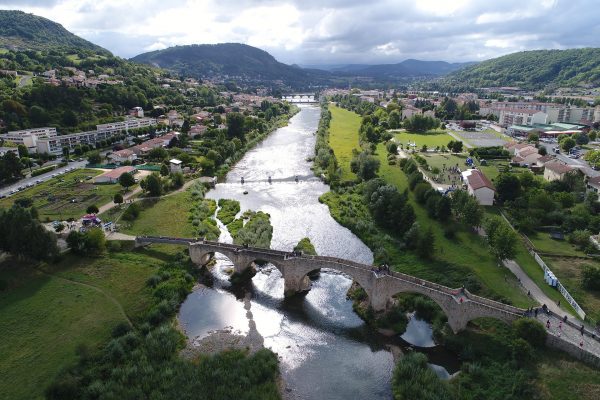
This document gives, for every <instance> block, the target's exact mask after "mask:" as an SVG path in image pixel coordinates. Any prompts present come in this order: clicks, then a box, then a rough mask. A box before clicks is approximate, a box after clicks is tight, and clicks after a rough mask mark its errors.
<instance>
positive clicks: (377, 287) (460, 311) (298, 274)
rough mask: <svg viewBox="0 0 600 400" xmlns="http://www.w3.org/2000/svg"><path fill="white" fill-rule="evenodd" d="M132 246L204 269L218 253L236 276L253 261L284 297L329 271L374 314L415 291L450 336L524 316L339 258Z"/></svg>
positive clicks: (141, 239)
mask: <svg viewBox="0 0 600 400" xmlns="http://www.w3.org/2000/svg"><path fill="white" fill-rule="evenodd" d="M135 243H136V246H144V245H148V244H151V243H163V244H174V245H185V246H188V247H189V252H190V258H191V259H192V261H193V262H194V263H195V264H197V265H204V264H206V263H207V262H208V261H209V260H210V258H211V257H212V255H214V253H221V254H223V255H224V256H226V257H227V258H229V259H230V260H231V262H232V263H233V265H234V269H235V272H237V273H242V272H244V271H245V270H246V269H247V268H249V267H250V266H251V265H252V263H253V262H255V261H264V262H269V263H271V264H273V265H274V266H275V267H276V268H277V269H278V270H279V271H280V272H281V275H282V276H283V279H284V288H285V295H286V296H289V295H293V294H295V293H299V292H303V291H307V290H309V289H310V280H309V278H308V274H309V273H311V272H312V271H315V270H318V269H321V268H326V269H333V270H336V271H339V272H342V273H344V274H346V275H349V276H350V277H351V278H352V279H354V280H355V281H356V282H358V284H359V285H360V286H361V287H362V288H363V289H364V291H365V292H366V293H367V295H368V299H369V304H370V305H371V307H372V308H373V309H374V310H375V311H384V310H385V309H386V308H387V306H388V305H389V304H391V298H392V296H394V295H396V294H399V293H417V294H422V295H424V296H427V297H429V298H430V299H432V300H433V301H435V302H436V303H437V304H438V305H439V306H440V308H441V309H442V310H443V311H444V313H445V314H446V316H447V317H448V324H449V325H450V327H451V328H452V330H453V331H454V332H458V331H460V330H462V329H464V328H466V326H467V323H468V322H469V321H471V320H473V319H476V318H482V317H489V318H495V319H499V320H502V321H504V322H506V323H511V322H512V321H514V320H516V319H518V318H521V317H522V316H523V315H524V314H525V310H524V309H521V308H517V307H513V306H509V305H506V304H503V303H500V302H497V301H493V300H490V299H486V298H484V297H480V296H476V295H474V294H471V293H470V292H469V291H468V290H466V289H461V288H459V289H452V288H449V287H446V286H442V285H438V284H436V283H433V282H429V281H426V280H423V279H419V278H416V277H414V276H410V275H406V274H402V273H399V272H392V271H390V272H385V273H383V272H378V271H377V270H376V268H375V267H373V266H371V265H366V264H360V263H356V262H353V261H349V260H344V259H341V258H335V257H323V256H307V255H299V254H295V253H290V252H286V251H280V250H271V249H262V248H254V247H244V246H237V245H233V244H226V243H219V242H214V241H208V240H198V239H185V238H173V237H162V236H161V237H151V236H138V237H136V239H135Z"/></svg>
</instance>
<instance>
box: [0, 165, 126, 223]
mask: <svg viewBox="0 0 600 400" xmlns="http://www.w3.org/2000/svg"><path fill="white" fill-rule="evenodd" d="M101 173H102V171H98V170H95V169H79V170H76V171H72V172H68V173H66V174H63V175H59V176H57V177H56V178H52V179H50V180H48V181H46V182H43V183H40V184H39V185H36V186H34V187H32V188H29V189H26V190H24V191H21V192H19V193H17V194H15V195H13V196H10V197H8V198H6V199H2V200H0V208H1V207H11V206H12V204H13V203H14V202H15V201H16V200H17V199H27V198H29V199H32V200H33V205H34V206H35V208H37V210H38V212H39V215H40V220H41V221H52V220H66V219H68V218H80V217H82V216H83V215H84V214H85V210H86V209H87V208H88V207H89V206H90V205H92V204H95V205H96V206H97V207H100V206H102V205H104V204H106V203H108V202H110V201H112V199H113V197H114V195H115V194H116V193H119V192H123V193H124V191H123V188H122V187H121V186H120V185H118V184H113V185H95V184H93V183H91V182H92V179H87V178H88V177H92V178H93V177H95V176H97V175H100V174H101ZM73 200H74V202H73Z"/></svg>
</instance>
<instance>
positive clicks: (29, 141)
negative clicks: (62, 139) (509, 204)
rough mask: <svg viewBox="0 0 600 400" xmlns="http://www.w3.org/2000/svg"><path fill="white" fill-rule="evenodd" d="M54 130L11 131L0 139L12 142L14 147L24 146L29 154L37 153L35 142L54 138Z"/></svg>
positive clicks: (0, 136)
mask: <svg viewBox="0 0 600 400" xmlns="http://www.w3.org/2000/svg"><path fill="white" fill-rule="evenodd" d="M56 135H57V133H56V128H34V129H25V130H22V131H11V132H8V133H5V134H2V135H0V139H3V140H5V141H8V142H13V143H14V144H16V145H20V144H22V145H25V147H27V149H28V150H29V151H30V152H33V153H35V152H36V151H37V141H38V139H40V138H43V137H54V136H56Z"/></svg>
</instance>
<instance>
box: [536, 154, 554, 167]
mask: <svg viewBox="0 0 600 400" xmlns="http://www.w3.org/2000/svg"><path fill="white" fill-rule="evenodd" d="M552 160H554V156H552V155H550V154H546V155H545V156H542V157H540V158H538V160H537V161H536V164H537V165H539V166H540V167H543V166H544V165H546V164H547V163H549V162H550V161H552Z"/></svg>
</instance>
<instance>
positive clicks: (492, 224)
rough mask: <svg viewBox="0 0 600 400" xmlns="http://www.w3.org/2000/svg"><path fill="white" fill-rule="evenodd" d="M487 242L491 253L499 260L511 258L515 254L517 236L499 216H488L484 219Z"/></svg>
mask: <svg viewBox="0 0 600 400" xmlns="http://www.w3.org/2000/svg"><path fill="white" fill-rule="evenodd" d="M484 229H485V232H486V234H487V242H488V244H489V246H490V248H491V250H492V253H493V254H494V255H495V256H496V257H498V259H500V260H507V259H512V258H514V257H515V255H516V251H517V241H518V237H517V234H516V233H515V231H513V230H512V228H511V227H510V226H508V225H507V224H506V223H504V221H503V220H502V219H501V218H500V217H496V216H490V217H488V218H486V220H485V221H484Z"/></svg>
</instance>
